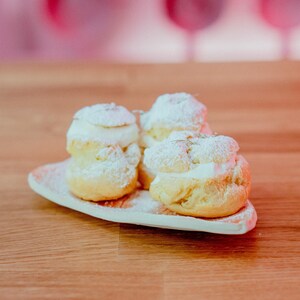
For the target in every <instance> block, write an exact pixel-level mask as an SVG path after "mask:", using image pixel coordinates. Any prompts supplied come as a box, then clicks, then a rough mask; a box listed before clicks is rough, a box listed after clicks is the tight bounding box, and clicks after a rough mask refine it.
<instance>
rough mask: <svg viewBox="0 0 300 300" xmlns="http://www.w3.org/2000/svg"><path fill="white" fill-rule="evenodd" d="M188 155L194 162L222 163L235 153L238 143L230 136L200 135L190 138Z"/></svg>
mask: <svg viewBox="0 0 300 300" xmlns="http://www.w3.org/2000/svg"><path fill="white" fill-rule="evenodd" d="M190 141H191V145H190V149H189V150H190V151H189V154H190V157H191V159H192V161H193V162H194V163H198V164H199V163H209V162H215V163H223V162H226V161H228V160H229V159H230V158H232V157H233V156H235V155H236V153H237V151H238V150H239V145H238V143H237V142H236V141H235V140H234V139H233V138H231V137H228V136H224V135H218V136H201V137H200V138H192V139H190Z"/></svg>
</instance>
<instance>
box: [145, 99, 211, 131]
mask: <svg viewBox="0 0 300 300" xmlns="http://www.w3.org/2000/svg"><path fill="white" fill-rule="evenodd" d="M206 114H207V109H206V106H205V105H204V104H202V103H201V102H199V101H198V100H196V99H195V98H194V97H193V96H192V95H190V94H187V93H175V94H164V95H161V96H159V97H158V98H157V99H156V101H155V103H154V104H153V106H152V108H151V109H150V110H149V111H148V112H146V113H144V114H143V115H141V126H142V128H143V129H144V130H145V131H148V130H151V129H152V128H154V127H161V128H167V129H173V128H183V129H187V130H188V129H189V130H197V129H198V128H199V126H201V125H202V124H203V123H204V122H205V119H206Z"/></svg>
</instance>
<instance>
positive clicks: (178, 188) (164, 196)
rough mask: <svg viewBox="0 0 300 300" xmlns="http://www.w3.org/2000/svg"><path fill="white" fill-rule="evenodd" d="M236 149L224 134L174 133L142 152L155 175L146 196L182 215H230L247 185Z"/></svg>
mask: <svg viewBox="0 0 300 300" xmlns="http://www.w3.org/2000/svg"><path fill="white" fill-rule="evenodd" d="M176 135H177V136H176ZM238 150H239V146H238V144H237V142H236V141H235V140H234V139H232V138H230V137H227V136H222V135H220V136H215V135H211V136H209V135H201V134H200V135H198V136H195V133H194V132H191V133H188V132H185V133H179V134H178V133H174V134H173V136H171V137H170V138H169V139H167V140H165V141H163V142H161V143H159V144H158V145H156V146H153V147H151V148H148V149H146V150H145V153H144V163H145V165H146V167H148V168H150V169H151V170H155V171H156V172H157V175H156V176H155V179H154V181H153V182H152V183H151V185H150V194H151V196H152V197H153V198H154V199H156V200H158V201H160V202H161V203H163V204H164V205H165V206H166V207H167V208H168V209H170V210H171V211H174V212H176V213H178V214H182V215H187V216H194V217H206V218H216V217H224V216H228V215H231V214H234V213H235V212H237V211H238V210H239V209H241V208H242V207H243V206H244V204H245V202H246V200H247V199H248V196H249V192H250V185H251V180H250V170H249V165H248V163H247V161H246V160H245V158H244V157H243V156H241V155H238V154H237V152H238Z"/></svg>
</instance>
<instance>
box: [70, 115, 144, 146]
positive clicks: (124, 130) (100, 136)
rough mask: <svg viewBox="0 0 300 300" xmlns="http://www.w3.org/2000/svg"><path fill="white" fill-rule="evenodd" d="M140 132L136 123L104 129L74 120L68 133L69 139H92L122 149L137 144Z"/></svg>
mask: <svg viewBox="0 0 300 300" xmlns="http://www.w3.org/2000/svg"><path fill="white" fill-rule="evenodd" d="M138 132H139V130H138V127H137V125H136V124H135V123H134V124H130V125H124V126H119V127H103V126H100V125H93V124H90V123H88V122H86V121H84V120H73V122H72V124H71V126H70V128H69V130H68V133H67V139H68V140H72V139H79V140H80V139H84V140H86V139H90V140H97V141H101V142H103V143H104V144H106V145H115V144H119V145H120V146H121V147H127V146H128V145H130V144H132V143H134V142H137V140H138Z"/></svg>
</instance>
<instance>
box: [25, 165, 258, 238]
mask: <svg viewBox="0 0 300 300" xmlns="http://www.w3.org/2000/svg"><path fill="white" fill-rule="evenodd" d="M67 163H68V160H66V161H64V162H60V163H54V164H49V165H44V166H41V167H39V168H37V169H35V170H33V171H32V172H31V173H30V174H29V176H28V182H29V185H30V187H31V188H32V189H33V190H34V191H35V192H36V193H37V194H39V195H41V196H43V197H45V198H47V199H48V200H50V201H52V202H55V203H57V204H59V205H62V206H65V207H68V208H71V209H74V210H77V211H80V212H82V213H84V214H87V215H90V216H93V217H96V218H99V219H103V220H107V221H112V222H119V223H128V224H137V225H144V226H151V227H159V228H169V229H177V230H190V231H206V232H212V233H221V234H244V233H246V232H248V231H250V230H251V229H253V228H254V227H255V224H256V220H257V215H256V211H255V209H254V207H253V205H252V204H251V202H250V201H249V200H248V201H247V203H246V205H245V207H244V208H242V209H241V210H240V211H239V212H237V213H236V214H234V215H232V216H229V217H224V218H216V219H203V218H194V217H186V216H180V215H176V214H175V213H173V212H171V211H169V210H168V209H166V208H165V207H164V206H163V205H162V204H160V203H159V202H157V201H155V200H154V199H152V198H151V197H150V195H149V192H148V191H144V190H137V191H136V192H135V193H133V194H131V195H130V196H126V197H124V198H122V199H120V200H114V201H104V202H99V203H93V202H88V201H83V200H81V199H78V198H77V197H75V196H74V195H72V194H71V193H70V192H69V190H68V187H67V184H66V181H65V170H66V166H67Z"/></svg>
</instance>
